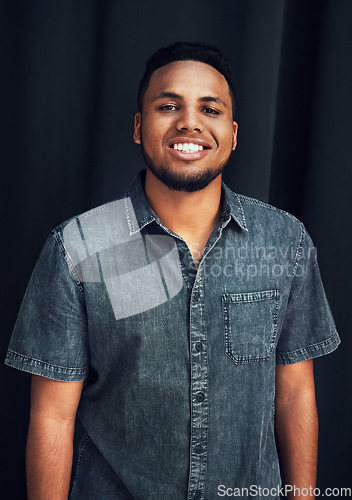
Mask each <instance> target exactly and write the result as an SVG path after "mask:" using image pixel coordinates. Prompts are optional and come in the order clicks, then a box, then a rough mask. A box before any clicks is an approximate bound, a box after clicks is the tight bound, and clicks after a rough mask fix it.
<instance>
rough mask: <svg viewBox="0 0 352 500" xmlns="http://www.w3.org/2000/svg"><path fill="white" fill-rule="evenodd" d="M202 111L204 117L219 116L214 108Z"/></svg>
mask: <svg viewBox="0 0 352 500" xmlns="http://www.w3.org/2000/svg"><path fill="white" fill-rule="evenodd" d="M203 111H204V113H205V114H206V115H219V114H220V112H219V111H217V110H216V109H214V108H203Z"/></svg>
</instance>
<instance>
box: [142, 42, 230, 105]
mask: <svg viewBox="0 0 352 500" xmlns="http://www.w3.org/2000/svg"><path fill="white" fill-rule="evenodd" d="M175 61H199V62H202V63H205V64H209V66H212V67H213V68H215V69H216V70H217V71H219V73H221V74H222V75H223V76H224V78H225V80H226V81H227V84H228V86H229V92H230V97H231V101H232V111H233V114H234V113H235V89H234V87H233V84H232V79H231V70H230V64H229V62H228V60H227V59H226V58H225V57H224V56H223V55H222V53H221V52H220V50H219V49H218V47H216V46H215V45H208V44H206V43H203V42H176V43H173V44H172V45H169V46H167V47H162V48H160V49H158V50H157V51H156V52H155V53H154V54H153V55H152V56H150V58H149V59H148V60H147V63H146V66H145V71H144V75H143V77H142V79H141V81H140V84H139V88H138V109H139V111H140V112H141V111H142V108H143V98H144V94H145V92H146V90H147V88H148V85H149V82H150V79H151V77H152V74H153V73H154V71H155V70H157V69H158V68H161V67H162V66H166V65H167V64H170V63H172V62H175Z"/></svg>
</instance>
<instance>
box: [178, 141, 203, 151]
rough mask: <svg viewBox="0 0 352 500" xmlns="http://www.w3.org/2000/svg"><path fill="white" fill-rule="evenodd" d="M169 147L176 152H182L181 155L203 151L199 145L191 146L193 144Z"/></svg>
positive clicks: (185, 143) (179, 144)
mask: <svg viewBox="0 0 352 500" xmlns="http://www.w3.org/2000/svg"><path fill="white" fill-rule="evenodd" d="M171 147H172V148H173V149H176V150H177V151H182V153H198V151H203V149H204V148H203V146H201V145H200V144H193V142H190V143H187V142H184V143H178V144H173V145H172V146H171Z"/></svg>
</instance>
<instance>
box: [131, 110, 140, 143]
mask: <svg viewBox="0 0 352 500" xmlns="http://www.w3.org/2000/svg"><path fill="white" fill-rule="evenodd" d="M141 123H142V115H141V113H137V114H136V116H135V117H134V133H133V140H134V142H135V143H136V144H140V143H141Z"/></svg>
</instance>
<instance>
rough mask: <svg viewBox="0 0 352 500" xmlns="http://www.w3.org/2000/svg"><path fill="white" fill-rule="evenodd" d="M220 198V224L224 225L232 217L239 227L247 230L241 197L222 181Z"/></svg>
mask: <svg viewBox="0 0 352 500" xmlns="http://www.w3.org/2000/svg"><path fill="white" fill-rule="evenodd" d="M222 199H223V204H222V207H223V208H222V214H221V220H222V224H223V225H225V223H227V222H229V220H230V218H231V217H232V218H233V219H234V221H236V222H237V224H238V225H239V226H240V228H241V229H243V230H244V231H248V228H247V224H246V218H245V215H244V210H243V205H242V202H241V198H240V196H239V195H238V194H236V193H234V192H233V191H231V189H229V188H228V187H227V186H226V184H225V183H224V182H223V183H222Z"/></svg>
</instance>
